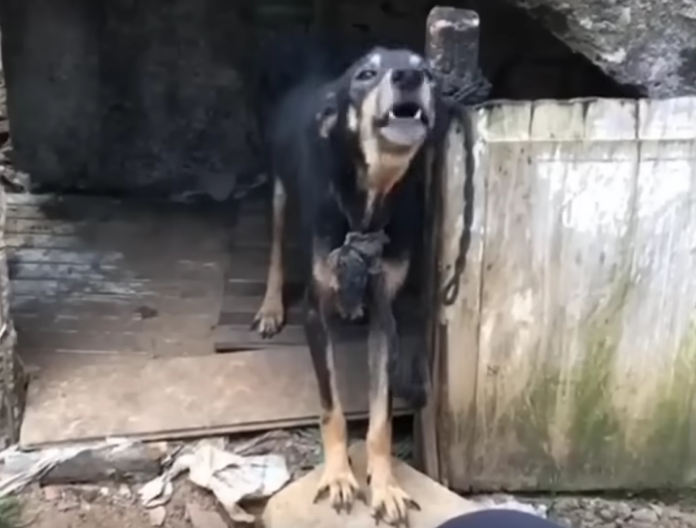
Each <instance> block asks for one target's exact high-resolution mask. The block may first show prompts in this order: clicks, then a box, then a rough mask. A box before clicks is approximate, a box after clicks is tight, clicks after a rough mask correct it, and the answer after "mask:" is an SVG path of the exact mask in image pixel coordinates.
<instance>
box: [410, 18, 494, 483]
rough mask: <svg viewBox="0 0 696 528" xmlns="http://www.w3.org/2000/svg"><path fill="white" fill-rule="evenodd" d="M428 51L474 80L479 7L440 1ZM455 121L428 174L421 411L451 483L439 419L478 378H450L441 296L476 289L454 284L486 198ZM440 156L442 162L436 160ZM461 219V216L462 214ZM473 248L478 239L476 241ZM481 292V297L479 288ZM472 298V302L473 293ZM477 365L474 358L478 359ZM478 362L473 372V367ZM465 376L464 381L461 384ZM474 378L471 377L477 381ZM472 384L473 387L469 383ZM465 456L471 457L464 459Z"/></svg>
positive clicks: (429, 28) (444, 68)
mask: <svg viewBox="0 0 696 528" xmlns="http://www.w3.org/2000/svg"><path fill="white" fill-rule="evenodd" d="M426 52H427V57H428V60H429V62H430V64H431V65H432V67H433V68H435V69H436V70H437V71H439V72H440V73H441V74H442V75H443V76H450V77H451V78H454V79H458V81H459V82H470V81H471V80H472V79H474V76H475V74H476V72H477V69H478V54H479V17H478V14H477V13H476V12H475V11H470V10H466V9H458V8H453V7H444V6H436V7H434V8H432V10H431V11H430V13H429V14H428V19H427V22H426ZM452 117H453V120H452V122H451V123H450V124H449V130H448V131H447V135H446V138H445V141H444V144H443V145H442V146H441V148H440V150H439V152H437V154H436V155H435V159H433V160H432V163H431V165H430V166H429V167H427V172H426V173H427V174H428V175H429V181H428V183H427V188H426V196H428V197H429V198H430V199H429V200H428V202H427V209H426V211H427V212H428V215H427V217H428V218H429V219H430V222H431V224H430V225H427V226H426V233H427V238H426V250H425V253H426V254H428V255H430V256H431V257H430V260H429V262H428V263H427V265H426V266H425V268H424V269H425V270H426V273H427V276H426V279H425V280H426V295H425V296H424V299H425V302H426V303H427V305H428V307H429V314H428V321H427V339H428V352H429V354H430V356H431V357H430V358H429V362H428V366H429V370H430V380H429V381H430V387H429V395H428V403H427V404H426V406H425V408H424V409H423V410H422V411H421V413H420V414H419V416H418V420H417V425H416V427H417V437H419V438H420V441H421V442H422V455H423V463H424V466H425V470H426V472H427V474H428V475H429V476H431V477H432V478H435V479H437V480H438V481H440V482H443V483H447V482H448V479H449V473H450V471H451V470H452V468H451V467H450V465H449V464H445V465H442V464H440V462H441V460H440V459H441V456H442V455H443V452H447V451H448V449H449V445H450V444H451V438H447V434H449V432H448V433H445V435H444V436H443V435H440V431H438V430H437V423H438V421H439V418H440V416H439V414H440V402H441V400H442V399H443V398H447V397H449V396H448V395H449V394H450V393H451V392H452V391H455V393H457V394H458V395H460V392H459V391H461V389H458V388H457V387H461V386H462V385H467V384H469V383H471V382H472V381H473V380H474V379H475V375H471V376H469V377H468V378H467V379H464V380H461V379H459V380H457V381H456V382H453V380H450V379H448V377H447V374H446V373H445V372H443V369H442V367H443V363H444V360H445V358H447V357H448V355H449V354H459V350H455V349H454V348H453V347H452V348H450V347H449V346H448V343H450V341H449V340H448V336H447V335H446V333H447V330H446V327H447V323H446V322H444V321H443V319H445V317H446V316H443V309H445V308H443V306H442V303H443V302H445V303H446V305H448V306H449V305H452V304H457V303H461V302H462V301H463V298H464V296H467V297H468V295H469V294H470V293H471V292H470V291H469V290H465V291H457V290H455V289H452V288H451V286H455V287H458V286H459V284H460V276H459V275H460V274H461V273H463V272H464V271H465V268H464V266H465V265H466V266H467V267H468V266H469V265H473V266H474V267H476V266H477V262H478V261H477V258H476V256H475V255H474V258H473V263H469V259H471V256H470V255H469V252H470V249H471V239H472V234H471V229H472V225H471V220H472V218H473V217H472V215H471V213H472V212H473V205H474V204H473V200H474V199H477V200H478V199H479V195H478V194H474V192H473V191H476V193H478V192H479V191H480V189H479V188H476V189H474V187H473V184H474V182H473V179H472V178H473V173H472V172H473V171H472V170H469V169H470V168H471V167H473V162H472V160H471V159H469V156H471V155H472V154H471V153H470V152H468V149H467V148H466V145H465V144H466V141H467V140H471V141H473V140H474V138H473V137H467V136H471V134H472V132H469V131H467V130H466V127H465V124H466V123H467V119H468V118H467V116H466V115H464V114H459V113H455V115H453V116H452ZM435 162H437V163H435ZM455 219H457V220H456V221H455ZM473 249H474V252H475V251H476V249H477V247H476V244H474V247H473ZM474 298H477V297H476V296H474ZM466 302H469V301H468V299H467V301H466ZM471 344H472V343H471V340H465V341H464V342H462V345H464V346H468V345H471ZM464 354H465V355H462V357H461V360H462V361H472V359H474V360H475V357H476V347H473V348H472V349H471V350H470V351H469V350H467V351H466V352H465V353H464ZM473 365H475V363H473ZM473 370H474V369H473V368H472V369H471V372H473ZM462 381H464V383H463V384H462ZM471 386H473V385H470V386H469V387H471ZM469 391H470V392H471V388H469ZM464 464H465V463H464Z"/></svg>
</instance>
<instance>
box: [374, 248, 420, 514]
mask: <svg viewBox="0 0 696 528" xmlns="http://www.w3.org/2000/svg"><path fill="white" fill-rule="evenodd" d="M407 270H408V261H404V260H398V261H392V260H384V261H383V264H382V272H381V273H379V274H376V275H374V276H373V277H372V279H371V284H370V293H371V297H372V299H371V302H372V305H371V315H370V334H369V339H368V349H369V358H370V359H369V362H370V423H369V427H368V432H367V465H368V478H369V483H370V492H371V497H370V505H371V508H372V515H373V516H374V517H375V519H376V520H377V521H380V520H382V521H384V522H386V523H388V524H391V525H394V526H396V525H400V524H403V525H407V524H408V510H409V508H415V509H419V506H418V504H417V503H416V502H415V501H414V500H413V499H412V498H411V497H410V496H409V495H408V494H407V493H406V492H405V491H404V490H403V489H401V487H400V486H399V484H398V483H397V482H396V480H395V478H394V475H393V473H392V454H391V443H392V391H391V389H390V387H389V362H390V356H391V361H394V360H395V358H394V357H393V356H394V355H397V354H398V346H399V343H398V335H397V329H396V321H395V320H394V315H393V312H392V307H391V304H392V300H393V298H394V297H395V296H396V293H397V292H398V290H399V289H400V288H401V285H402V284H403V281H404V279H405V277H406V272H407Z"/></svg>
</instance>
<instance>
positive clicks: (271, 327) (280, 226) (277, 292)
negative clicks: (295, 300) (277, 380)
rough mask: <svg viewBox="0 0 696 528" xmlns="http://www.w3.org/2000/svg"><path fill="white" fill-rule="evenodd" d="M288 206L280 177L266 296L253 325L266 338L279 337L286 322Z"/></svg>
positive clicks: (275, 188)
mask: <svg viewBox="0 0 696 528" xmlns="http://www.w3.org/2000/svg"><path fill="white" fill-rule="evenodd" d="M286 202H287V196H286V193H285V189H284V188H283V183H282V182H281V181H280V179H279V178H278V177H274V179H273V227H272V234H271V256H270V263H269V266H268V278H267V280H266V293H265V295H264V297H263V302H262V303H261V308H259V311H258V312H257V313H256V317H255V318H254V323H253V326H254V328H256V329H257V330H258V332H259V334H261V336H263V337H272V336H273V335H275V334H277V333H278V332H279V331H280V329H281V328H282V326H283V322H284V320H285V308H284V306H283V239H284V234H285V220H286V217H285V208H286Z"/></svg>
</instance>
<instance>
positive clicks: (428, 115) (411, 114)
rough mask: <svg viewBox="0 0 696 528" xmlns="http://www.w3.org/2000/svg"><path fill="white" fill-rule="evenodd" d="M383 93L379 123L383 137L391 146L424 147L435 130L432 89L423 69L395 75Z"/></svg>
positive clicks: (396, 71)
mask: <svg viewBox="0 0 696 528" xmlns="http://www.w3.org/2000/svg"><path fill="white" fill-rule="evenodd" d="M389 81H390V82H389V83H388V84H386V85H385V86H384V87H383V88H382V89H383V90H384V91H385V92H386V93H385V96H384V97H383V98H382V102H383V104H382V105H381V106H382V113H381V115H380V116H379V117H378V118H377V119H376V120H375V121H376V125H377V129H378V131H379V133H380V134H381V135H382V136H383V137H384V138H385V139H386V140H388V141H389V142H390V143H394V144H396V145H399V146H404V147H410V146H414V145H417V144H419V143H421V142H422V141H423V140H424V139H425V136H426V135H427V134H428V131H429V130H430V126H431V119H432V110H431V109H430V104H431V100H432V96H431V93H430V90H431V87H430V86H429V85H428V84H427V83H426V79H425V74H424V73H423V71H422V70H419V69H415V68H414V69H398V70H393V71H392V72H391V78H390V79H389Z"/></svg>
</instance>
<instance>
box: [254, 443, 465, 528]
mask: <svg viewBox="0 0 696 528" xmlns="http://www.w3.org/2000/svg"><path fill="white" fill-rule="evenodd" d="M350 457H351V461H352V463H353V467H354V469H355V472H356V477H357V478H358V482H360V485H361V488H362V489H364V490H367V483H366V477H365V467H366V464H365V462H366V460H365V444H364V442H360V443H358V444H355V445H353V446H352V447H351V450H350ZM394 464H395V472H396V478H397V479H398V480H399V483H400V484H401V485H402V486H403V488H404V490H405V491H406V492H407V493H409V494H410V495H411V497H413V498H414V499H415V500H416V501H418V503H419V504H420V507H421V510H420V511H411V514H410V518H409V522H410V526H411V528H433V527H435V526H439V525H440V524H441V523H443V522H444V521H446V520H447V519H451V518H452V517H455V516H457V515H461V514H462V513H466V512H469V511H473V510H475V509H477V506H476V505H475V504H474V503H473V502H471V501H468V500H466V499H464V498H462V497H460V496H459V495H457V494H455V493H453V492H451V491H449V490H448V489H447V488H445V487H444V486H441V485H440V484H438V483H437V482H435V481H434V480H432V479H430V478H429V477H427V476H425V475H424V474H423V473H420V472H419V471H416V470H415V469H413V468H412V467H410V466H408V465H406V464H404V463H403V462H400V461H398V460H396V459H394ZM321 471H322V468H321V466H320V467H317V468H316V469H314V470H313V471H312V472H311V473H309V474H307V475H305V476H304V477H302V478H301V479H299V480H296V481H295V482H293V483H292V484H290V485H289V486H288V487H286V488H285V489H283V490H281V491H280V492H279V493H277V494H276V495H275V496H274V497H272V498H271V500H269V501H268V505H267V506H266V510H265V512H264V514H263V522H264V526H265V527H266V528H297V527H298V526H302V527H303V528H374V526H375V520H374V519H373V518H372V517H371V515H370V509H369V507H368V506H367V505H365V504H364V503H362V502H360V501H357V502H356V503H355V505H354V506H353V510H352V512H351V513H350V514H349V515H346V514H342V515H338V514H337V513H336V512H335V511H334V510H333V509H332V508H331V506H329V505H328V503H327V502H323V501H322V502H320V503H317V504H313V502H312V501H313V499H314V493H315V492H316V486H317V482H318V481H319V478H320V476H321Z"/></svg>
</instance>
